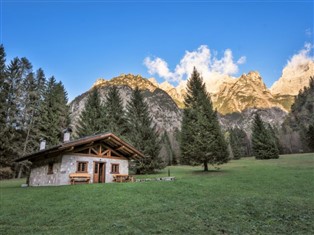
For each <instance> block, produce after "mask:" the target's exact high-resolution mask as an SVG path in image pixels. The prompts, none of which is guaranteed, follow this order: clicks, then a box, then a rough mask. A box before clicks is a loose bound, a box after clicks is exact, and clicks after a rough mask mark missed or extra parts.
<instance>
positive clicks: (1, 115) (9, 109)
mask: <svg viewBox="0 0 314 235" xmlns="http://www.w3.org/2000/svg"><path fill="white" fill-rule="evenodd" d="M67 103H68V98H67V92H66V90H65V88H64V86H63V84H62V82H57V81H56V79H55V78H54V77H53V76H52V77H50V78H46V76H45V73H44V71H43V70H42V69H41V68H39V69H38V70H36V71H33V66H32V64H31V62H30V61H29V60H28V59H27V58H25V57H22V58H18V57H15V58H14V59H12V60H11V61H10V62H9V63H8V64H6V53H5V49H4V47H3V45H1V46H0V168H1V170H2V171H4V172H3V174H4V175H6V174H7V175H9V176H10V175H11V176H12V173H13V172H12V171H11V169H12V168H13V169H14V168H15V171H16V172H20V174H21V172H22V171H21V170H23V168H25V166H27V165H16V164H14V162H13V161H14V160H15V159H16V158H18V157H20V156H23V155H25V154H28V153H31V152H34V151H36V150H38V146H39V145H38V143H39V140H40V139H41V138H44V139H46V140H47V144H48V145H50V146H53V145H56V144H57V143H59V140H60V138H61V136H62V129H64V128H65V127H66V126H67V125H68V124H69V122H70V119H69V107H68V105H67ZM17 168H20V169H21V170H18V169H17Z"/></svg>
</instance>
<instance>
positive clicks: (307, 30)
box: [305, 28, 312, 37]
mask: <svg viewBox="0 0 314 235" xmlns="http://www.w3.org/2000/svg"><path fill="white" fill-rule="evenodd" d="M305 35H306V36H308V37H312V29H311V28H308V29H306V30H305Z"/></svg>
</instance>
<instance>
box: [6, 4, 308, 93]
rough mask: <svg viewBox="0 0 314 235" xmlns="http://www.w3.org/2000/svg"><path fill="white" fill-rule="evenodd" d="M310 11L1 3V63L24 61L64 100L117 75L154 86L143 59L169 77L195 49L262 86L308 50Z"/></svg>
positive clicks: (221, 6)
mask: <svg viewBox="0 0 314 235" xmlns="http://www.w3.org/2000/svg"><path fill="white" fill-rule="evenodd" d="M313 9H314V6H313V1H302V0H301V1H170V2H168V1H163V2H161V1H145V0H143V1H44V0H43V1H14V0H12V1H6V0H3V1H1V43H3V44H4V47H5V49H6V53H7V59H8V60H10V59H12V58H13V57H15V56H19V57H22V56H25V57H27V58H28V59H29V60H30V61H31V62H32V63H33V66H34V69H37V68H39V67H41V68H43V69H44V71H45V73H46V75H47V77H49V76H51V75H54V76H55V77H56V79H57V80H61V81H62V82H63V83H64V84H65V87H66V89H67V91H68V93H69V98H70V99H73V98H74V97H76V96H77V95H79V94H81V93H83V92H85V91H86V90H87V89H89V88H90V87H91V85H92V84H93V83H94V81H95V80H96V79H97V78H100V77H102V78H107V79H109V78H112V77H114V76H117V75H119V74H121V73H134V74H141V75H142V76H144V77H152V76H154V77H156V78H157V80H158V81H159V82H162V81H163V79H164V78H162V77H161V76H158V73H156V74H153V75H151V74H149V71H148V70H149V69H148V68H147V66H146V65H145V64H144V60H145V58H147V57H149V58H150V60H151V61H153V60H156V58H161V59H162V61H164V62H166V63H167V66H168V67H167V68H168V69H169V71H172V72H173V71H174V70H175V67H176V66H177V65H178V64H179V63H180V60H181V59H182V58H183V57H184V56H185V55H186V51H189V52H192V51H197V49H199V48H200V47H201V46H202V45H206V48H208V49H209V50H210V53H211V54H212V59H213V58H216V59H217V60H219V59H221V58H223V57H224V52H225V51H226V50H227V49H229V50H230V51H231V52H232V56H233V61H234V64H235V66H236V67H237V69H236V70H234V71H233V72H232V75H233V76H240V75H241V74H242V73H248V72H249V71H250V70H257V71H259V72H260V73H261V75H262V77H263V79H264V82H265V83H266V85H267V86H268V87H270V86H271V85H272V83H273V82H274V81H275V80H277V79H278V78H279V77H280V75H281V71H282V69H283V68H284V66H285V65H286V64H287V61H288V60H289V59H290V58H291V57H292V56H293V55H295V54H297V53H298V51H300V50H301V49H302V48H303V47H304V44H305V43H313V15H314V14H313ZM310 53H311V55H313V50H311V52H310ZM213 54H215V56H214V55H213ZM241 57H242V58H243V59H244V57H245V60H243V61H242V62H241V63H238V64H237V63H236V62H237V61H238V60H239V59H240V58H241ZM243 62H245V63H243Z"/></svg>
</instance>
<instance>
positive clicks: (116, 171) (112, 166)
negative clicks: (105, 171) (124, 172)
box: [111, 164, 119, 174]
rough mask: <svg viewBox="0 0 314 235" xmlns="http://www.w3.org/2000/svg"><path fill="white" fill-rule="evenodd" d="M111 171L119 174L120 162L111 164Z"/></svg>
mask: <svg viewBox="0 0 314 235" xmlns="http://www.w3.org/2000/svg"><path fill="white" fill-rule="evenodd" d="M111 173H114V174H119V164H111Z"/></svg>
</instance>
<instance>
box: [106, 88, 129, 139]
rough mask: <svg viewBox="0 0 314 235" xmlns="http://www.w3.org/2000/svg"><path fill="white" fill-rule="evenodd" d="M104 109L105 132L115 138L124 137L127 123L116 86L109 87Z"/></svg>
mask: <svg viewBox="0 0 314 235" xmlns="http://www.w3.org/2000/svg"><path fill="white" fill-rule="evenodd" d="M104 108H105V110H106V113H105V114H106V115H105V121H104V125H105V129H106V131H109V132H112V133H114V134H115V135H117V136H124V135H125V134H126V131H127V130H126V129H127V122H126V118H125V112H124V109H123V103H122V99H121V97H120V94H119V91H118V89H117V87H116V86H110V87H109V91H108V93H107V96H106V102H105V103H104Z"/></svg>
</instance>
